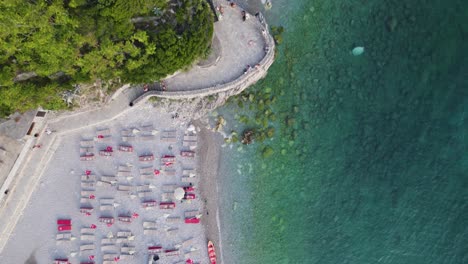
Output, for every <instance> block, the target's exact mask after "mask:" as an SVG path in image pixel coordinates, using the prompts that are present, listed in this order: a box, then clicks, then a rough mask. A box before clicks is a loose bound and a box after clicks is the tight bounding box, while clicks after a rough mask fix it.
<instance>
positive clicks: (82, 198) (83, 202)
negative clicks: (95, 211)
mask: <svg viewBox="0 0 468 264" xmlns="http://www.w3.org/2000/svg"><path fill="white" fill-rule="evenodd" d="M90 202H91V199H90V198H89V197H86V196H85V197H81V198H80V203H81V204H85V203H90Z"/></svg>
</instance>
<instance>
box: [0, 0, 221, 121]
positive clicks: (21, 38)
mask: <svg viewBox="0 0 468 264" xmlns="http://www.w3.org/2000/svg"><path fill="white" fill-rule="evenodd" d="M212 35H213V16H212V13H211V10H210V8H209V6H208V4H207V3H206V0H179V1H171V0H65V1H63V0H62V1H59V0H3V1H1V2H0V43H1V45H0V115H7V114H9V113H11V112H12V111H15V110H26V109H28V108H31V107H37V106H38V105H42V106H43V107H46V108H57V107H60V106H61V104H60V100H57V98H56V97H57V96H58V95H57V94H58V92H59V91H60V90H61V89H63V88H64V87H65V88H68V87H69V84H70V83H80V82H89V81H92V80H95V79H102V80H111V79H114V78H120V79H121V80H122V81H123V82H127V83H128V82H129V83H143V82H150V81H156V80H159V79H161V78H163V77H165V76H167V75H169V74H172V73H174V72H175V71H177V70H178V69H181V68H184V67H187V66H188V65H190V64H191V63H193V62H194V61H195V60H196V59H197V58H199V57H200V56H202V55H204V54H205V53H206V50H207V49H208V47H209V45H210V42H211V39H212ZM25 76H27V77H25ZM24 101H28V102H27V104H25V103H24Z"/></svg>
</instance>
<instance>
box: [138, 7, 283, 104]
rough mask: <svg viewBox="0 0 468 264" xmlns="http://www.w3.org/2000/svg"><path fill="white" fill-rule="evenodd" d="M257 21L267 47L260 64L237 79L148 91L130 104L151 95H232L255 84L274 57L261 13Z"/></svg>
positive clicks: (183, 97)
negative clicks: (222, 82) (190, 87)
mask: <svg viewBox="0 0 468 264" xmlns="http://www.w3.org/2000/svg"><path fill="white" fill-rule="evenodd" d="M258 21H259V25H260V27H259V28H260V30H265V43H266V44H265V45H266V47H268V50H267V51H266V52H265V56H264V57H263V59H262V60H260V62H258V64H259V65H260V66H259V67H253V68H252V69H251V70H250V71H248V72H247V73H245V74H242V75H241V76H239V77H238V78H237V79H235V80H233V81H231V82H228V83H225V84H219V85H215V86H211V87H205V88H200V89H196V90H190V91H154V90H153V91H149V92H146V93H144V94H142V95H141V96H139V97H138V98H136V99H135V100H133V101H132V102H131V105H136V104H138V103H141V102H144V101H146V100H148V99H149V98H150V97H153V96H155V97H160V98H167V99H175V100H177V99H190V98H196V97H205V96H209V95H213V94H219V93H225V95H227V96H232V95H236V94H239V93H241V92H242V91H243V90H245V89H246V88H247V87H249V86H250V85H252V84H255V83H256V82H257V81H258V80H260V79H262V78H264V77H265V76H266V74H267V71H268V69H269V68H270V66H271V65H272V64H273V61H274V59H275V41H274V40H273V37H272V36H271V34H270V32H269V30H268V24H267V23H266V22H265V19H264V18H263V16H262V15H261V14H260V15H259V16H258Z"/></svg>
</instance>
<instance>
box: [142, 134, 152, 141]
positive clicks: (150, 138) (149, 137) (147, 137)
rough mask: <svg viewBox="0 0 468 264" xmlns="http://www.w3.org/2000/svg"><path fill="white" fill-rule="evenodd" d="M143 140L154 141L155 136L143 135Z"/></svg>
mask: <svg viewBox="0 0 468 264" xmlns="http://www.w3.org/2000/svg"><path fill="white" fill-rule="evenodd" d="M141 140H143V141H152V140H154V136H153V135H141Z"/></svg>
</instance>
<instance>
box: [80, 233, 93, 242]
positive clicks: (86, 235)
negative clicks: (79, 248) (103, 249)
mask: <svg viewBox="0 0 468 264" xmlns="http://www.w3.org/2000/svg"><path fill="white" fill-rule="evenodd" d="M80 239H81V240H88V241H94V240H95V237H94V235H93V234H83V235H81V236H80Z"/></svg>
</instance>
